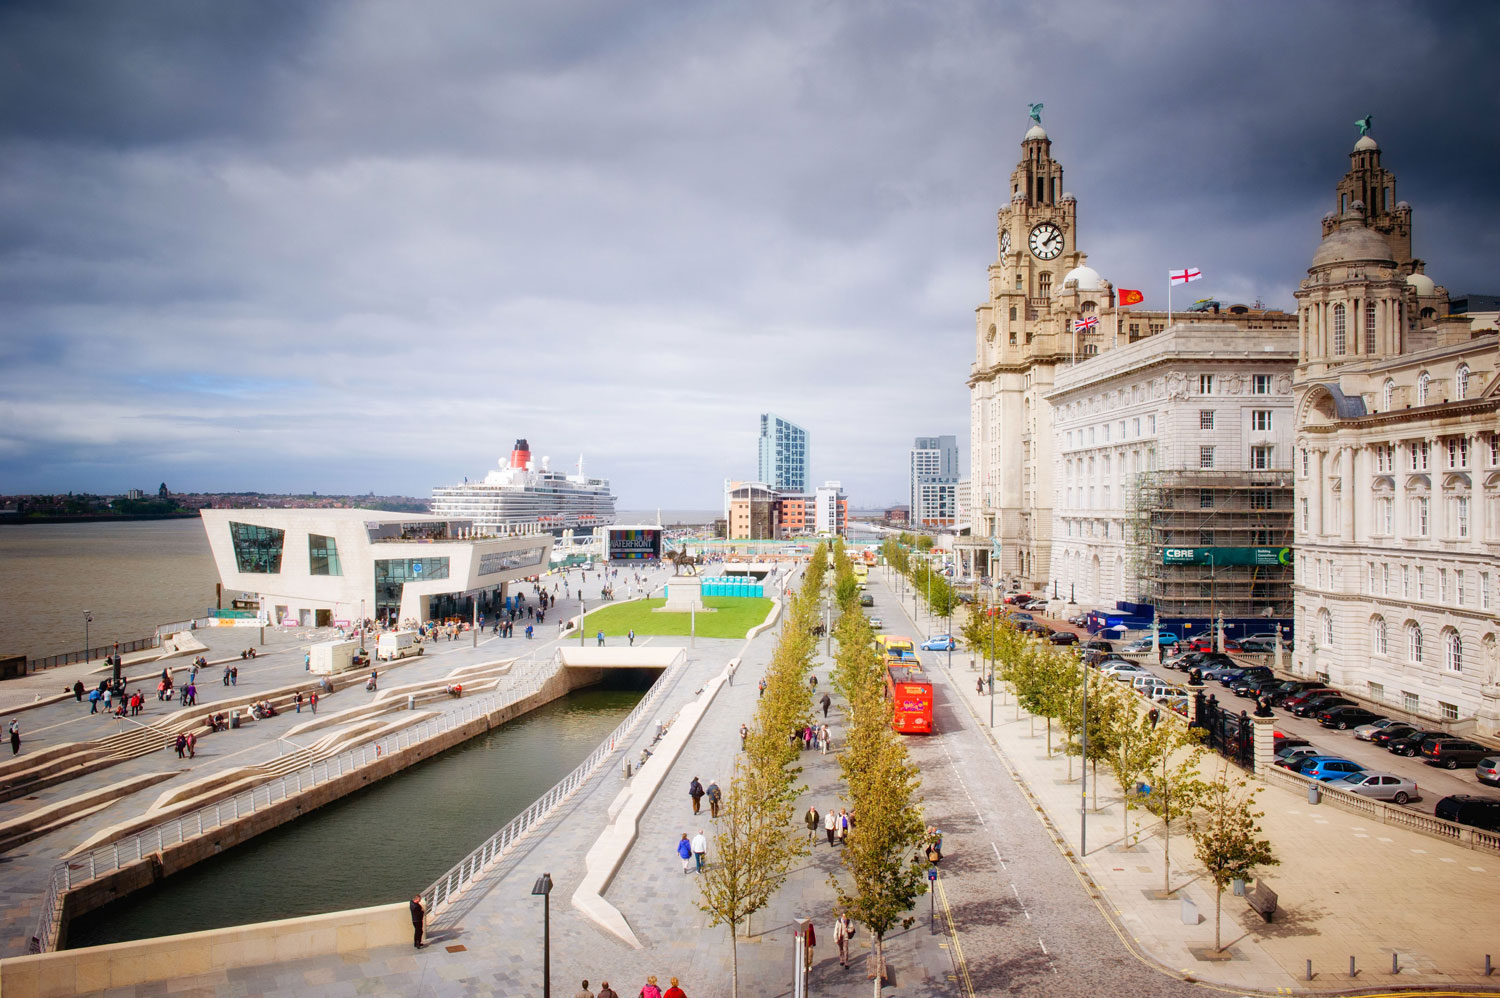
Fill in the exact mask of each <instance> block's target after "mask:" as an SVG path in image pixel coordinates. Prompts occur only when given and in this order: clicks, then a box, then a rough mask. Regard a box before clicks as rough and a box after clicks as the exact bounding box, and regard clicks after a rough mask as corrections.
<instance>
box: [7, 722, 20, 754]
mask: <svg viewBox="0 0 1500 998" xmlns="http://www.w3.org/2000/svg"><path fill="white" fill-rule="evenodd" d="M10 754H11V755H20V754H21V722H20V721H19V720H17V719H16V718H14V717H13V718H11V719H10Z"/></svg>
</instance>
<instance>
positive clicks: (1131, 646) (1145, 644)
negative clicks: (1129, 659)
mask: <svg viewBox="0 0 1500 998" xmlns="http://www.w3.org/2000/svg"><path fill="white" fill-rule="evenodd" d="M1120 650H1121V651H1122V652H1126V653H1128V654H1131V655H1139V654H1141V653H1142V652H1148V651H1150V650H1151V639H1150V638H1136V639H1135V640H1134V641H1127V642H1126V643H1125V645H1124V647H1122V648H1121V649H1120Z"/></svg>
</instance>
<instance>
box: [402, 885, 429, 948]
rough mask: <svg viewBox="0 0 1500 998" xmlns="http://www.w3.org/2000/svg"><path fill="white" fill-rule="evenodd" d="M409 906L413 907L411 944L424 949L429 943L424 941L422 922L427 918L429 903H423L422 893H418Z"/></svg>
mask: <svg viewBox="0 0 1500 998" xmlns="http://www.w3.org/2000/svg"><path fill="white" fill-rule="evenodd" d="M407 907H408V908H410V909H411V944H412V945H413V946H415V947H416V948H417V949H422V948H424V947H425V946H426V945H427V944H426V943H424V942H423V941H422V923H423V922H424V921H426V919H427V905H425V904H423V903H422V895H420V894H417V895H415V896H414V897H413V898H412V899H411V902H410V903H409V904H408V905H407Z"/></svg>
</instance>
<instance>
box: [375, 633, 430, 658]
mask: <svg viewBox="0 0 1500 998" xmlns="http://www.w3.org/2000/svg"><path fill="white" fill-rule="evenodd" d="M420 640H421V639H420V637H419V635H418V634H417V632H416V631H387V632H385V633H384V634H382V635H380V639H379V640H378V641H376V642H375V657H376V658H379V659H380V660H381V661H382V662H390V661H394V660H395V659H398V658H406V657H407V656H408V655H420V654H422V645H421V644H420Z"/></svg>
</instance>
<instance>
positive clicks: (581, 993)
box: [573, 974, 687, 998]
mask: <svg viewBox="0 0 1500 998" xmlns="http://www.w3.org/2000/svg"><path fill="white" fill-rule="evenodd" d="M669 980H670V983H669V984H668V985H667V990H665V991H663V990H662V989H661V985H659V984H657V983H656V975H655V974H652V975H651V976H649V977H647V978H646V983H645V984H644V985H643V986H642V987H641V991H640V995H639V996H638V998H687V992H686V991H684V990H682V987H681V986H680V985H679V984H678V983H677V978H675V977H673V978H669ZM573 998H620V993H619V992H618V991H616V990H615V989H614V988H612V987H610V986H609V982H608V981H604V982H603V983H601V984H600V985H599V991H598V993H597V994H595V993H594V992H593V991H590V990H589V982H588V981H587V980H585V981H584V982H583V984H582V985H581V986H580V987H579V989H578V990H577V991H576V992H574V994H573Z"/></svg>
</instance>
